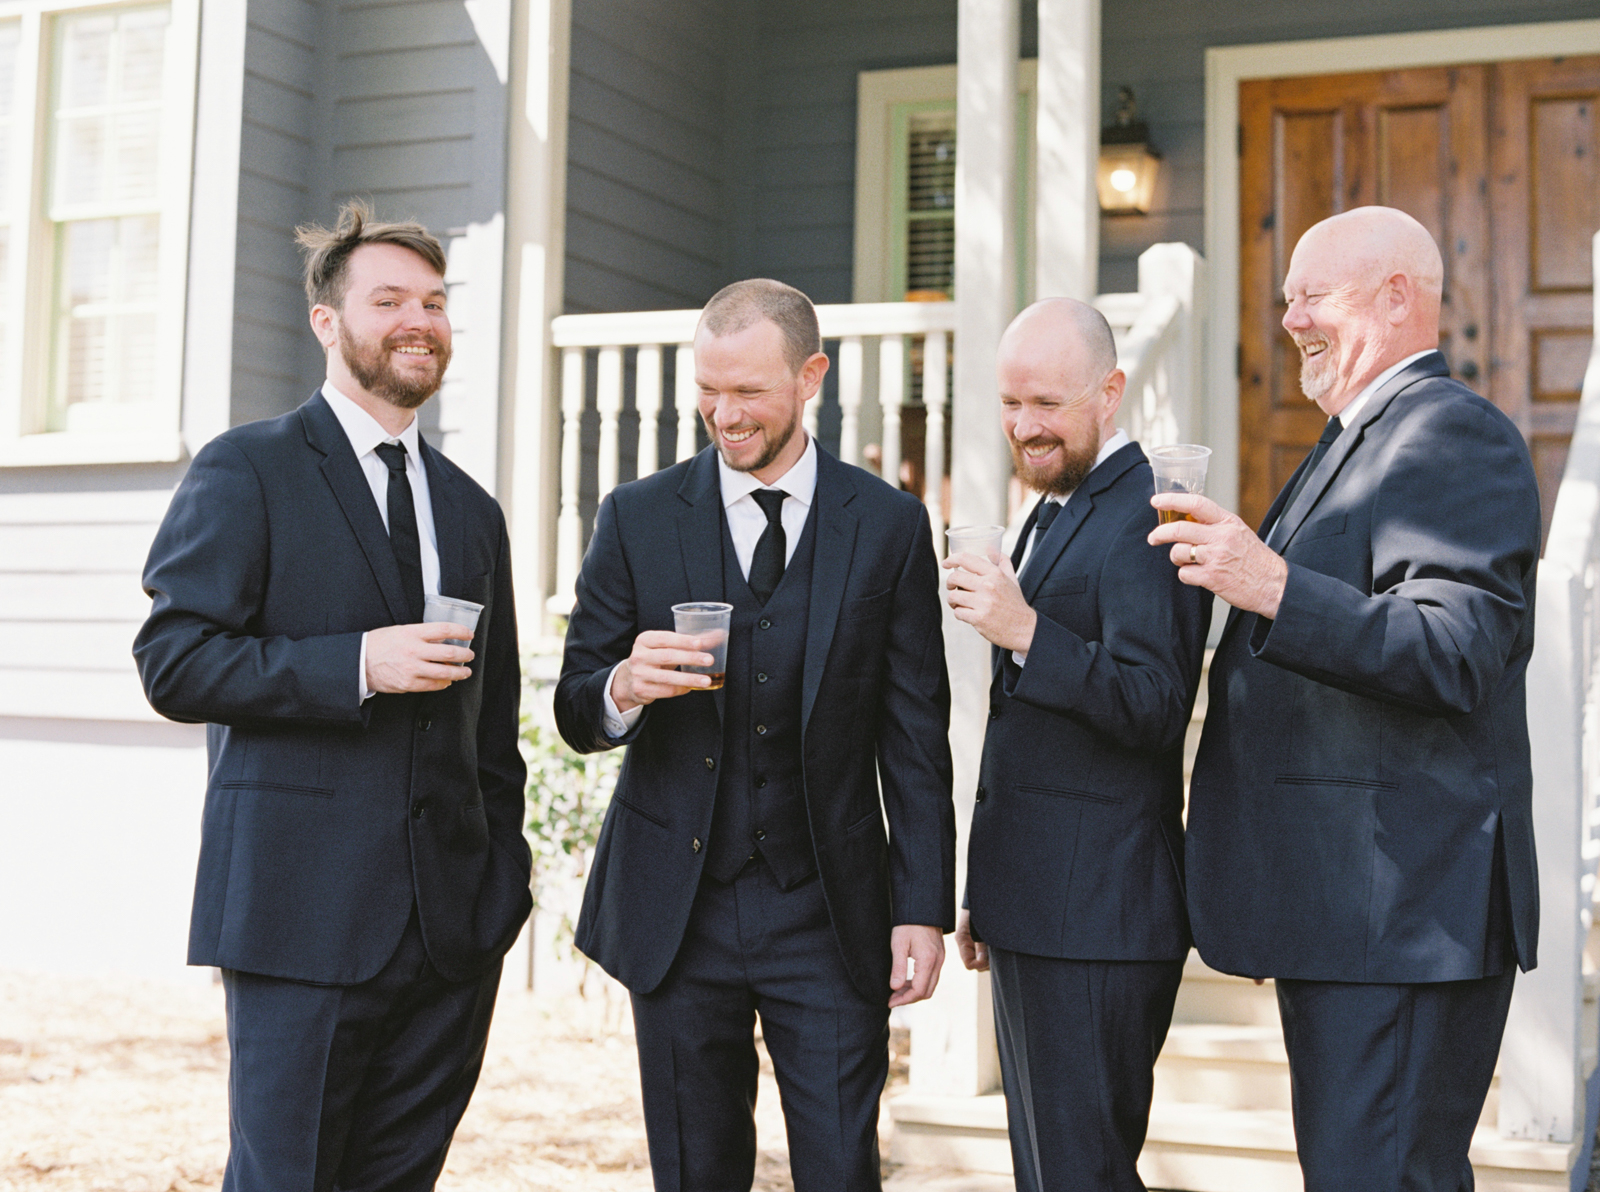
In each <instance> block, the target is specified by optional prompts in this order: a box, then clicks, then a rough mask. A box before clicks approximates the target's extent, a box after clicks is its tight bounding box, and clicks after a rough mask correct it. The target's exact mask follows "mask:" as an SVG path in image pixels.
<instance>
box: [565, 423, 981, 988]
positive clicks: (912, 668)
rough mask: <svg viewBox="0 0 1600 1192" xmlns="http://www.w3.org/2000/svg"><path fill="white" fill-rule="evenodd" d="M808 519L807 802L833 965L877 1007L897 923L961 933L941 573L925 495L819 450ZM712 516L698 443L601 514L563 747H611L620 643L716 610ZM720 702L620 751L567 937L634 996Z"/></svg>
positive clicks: (718, 570)
mask: <svg viewBox="0 0 1600 1192" xmlns="http://www.w3.org/2000/svg"><path fill="white" fill-rule="evenodd" d="M810 516H811V517H812V518H814V519H816V556H815V562H814V564H813V572H812V582H811V604H810V617H809V625H808V627H807V633H806V643H805V662H804V667H803V671H802V695H801V710H800V724H801V749H802V774H803V777H804V788H805V801H806V809H807V813H808V815H809V817H810V825H811V839H812V843H813V845H814V847H815V848H816V853H817V868H818V871H819V874H820V877H821V881H822V888H823V891H824V893H825V895H826V897H827V901H828V911H829V914H830V916H831V917H832V920H833V927H834V933H835V935H836V936H837V938H838V941H839V947H840V950H841V952H842V953H843V956H844V962H845V966H846V968H847V969H848V970H849V972H850V976H851V980H852V981H853V982H854V983H855V985H856V987H857V988H858V989H859V990H860V992H861V994H862V995H863V996H865V997H871V998H874V999H876V998H878V997H887V996H888V992H889V964H890V957H889V931H890V927H891V926H892V925H896V924H906V923H920V924H928V925H935V926H939V927H942V928H943V929H944V930H946V931H949V930H952V929H953V928H954V926H955V812H954V807H953V804H952V802H951V797H950V783H951V767H950V744H949V721H950V684H949V678H948V675H947V673H946V670H945V661H944V637H943V632H942V629H941V613H942V608H941V605H940V600H939V579H938V565H937V562H936V560H935V558H934V553H933V543H932V537H931V534H930V531H929V526H928V516H927V511H926V510H925V509H924V508H923V507H922V505H921V503H920V502H918V501H917V500H916V498H915V497H912V496H910V495H909V494H907V493H902V492H899V491H897V490H895V489H892V488H890V487H889V486H888V485H887V484H885V483H883V481H881V480H879V479H878V478H877V477H875V476H872V475H870V474H869V473H867V472H864V471H862V470H861V469H860V468H854V467H850V466H848V465H846V464H842V463H840V462H839V461H838V460H837V459H835V458H833V457H832V456H831V455H829V454H827V453H826V452H824V451H822V450H821V449H820V447H819V448H818V451H817V490H816V496H815V498H814V500H813V503H812V507H811V515H810ZM722 524H723V512H722V489H721V484H720V482H719V479H718V471H717V462H716V456H715V455H714V454H713V452H712V449H711V448H706V449H705V450H703V451H701V452H700V454H699V455H697V456H695V457H694V458H693V459H692V460H686V461H684V462H683V463H679V464H676V465H674V466H673V467H670V468H666V469H665V470H663V471H660V472H657V473H655V474H654V475H652V476H648V477H645V478H644V479H641V480H638V481H635V482H633V483H631V484H624V485H621V486H620V487H618V488H617V489H615V490H614V491H613V492H612V493H611V494H610V495H609V496H608V497H607V498H606V499H605V501H604V502H603V503H602V504H601V506H600V511H599V515H598V516H597V517H596V519H595V529H594V536H593V538H592V539H591V540H590V542H589V549H588V552H587V553H586V555H585V556H584V561H583V570H582V573H581V574H580V576H579V578H578V589H577V603H576V605H575V606H574V608H573V610H572V620H571V621H570V623H569V624H568V627H567V643H566V657H565V660H564V662H563V664H562V668H561V679H560V681H559V682H558V683H557V685H556V696H555V710H556V723H557V725H558V727H559V728H560V730H561V735H562V736H563V737H564V738H566V740H567V742H568V743H569V744H570V745H571V746H572V747H573V748H574V749H577V750H580V751H583V752H593V751H596V750H601V749H610V748H612V747H613V746H615V745H617V744H619V742H617V741H613V740H612V739H611V738H609V737H607V736H606V734H605V730H604V728H603V726H602V717H603V694H604V691H605V686H606V683H607V682H608V681H609V679H610V672H611V668H612V667H613V666H615V665H616V664H617V663H618V662H620V661H621V660H622V659H624V658H626V657H627V656H628V653H629V652H630V651H631V650H632V648H633V642H634V639H635V638H636V637H637V636H638V635H639V634H640V633H642V632H643V631H645V630H647V629H668V630H670V629H671V628H672V625H673V621H672V606H673V605H674V604H680V603H683V602H685V601H690V600H721V599H723V595H724V593H723V566H722ZM726 698H727V693H726V689H723V690H719V691H715V692H709V693H708V692H692V693H690V694H688V695H682V696H676V697H674V698H671V699H664V700H657V701H656V702H654V703H652V704H649V705H647V706H646V707H645V709H644V712H643V714H642V715H641V716H640V718H639V720H638V722H637V723H636V724H635V725H634V726H633V728H632V729H630V730H629V732H628V734H627V736H626V737H624V738H623V739H622V741H621V742H620V743H622V744H626V745H627V747H628V752H627V756H626V758H625V759H624V760H623V764H622V773H621V776H620V777H619V778H618V780H617V788H616V793H615V795H614V797H613V798H612V801H611V807H610V809H609V811H608V812H607V813H606V819H605V825H604V827H603V828H602V829H601V833H600V840H599V844H598V846H597V848H596V850H595V859H594V865H593V868H592V870H591V872H590V875H589V884H588V887H587V889H586V890H585V891H584V898H583V913H582V916H581V917H580V919H579V921H578V930H577V944H578V947H579V948H581V949H582V950H583V952H584V953H585V954H586V955H588V956H590V957H592V958H593V959H594V960H595V961H596V962H597V963H598V964H600V966H601V967H602V968H604V969H605V970H606V971H607V972H608V973H610V974H611V975H612V976H614V977H616V978H617V980H619V981H621V982H622V983H623V984H624V985H626V986H627V987H628V988H629V989H631V990H633V991H634V992H636V993H648V992H650V991H651V990H652V989H654V988H655V987H656V986H657V985H659V984H660V983H661V980H662V978H663V977H664V976H665V975H666V972H667V968H668V967H669V966H670V965H671V964H672V960H673V957H674V956H676V955H677V952H678V947H679V944H680V943H681V942H682V940H683V933H684V928H685V925H686V924H687V923H688V920H689V909H690V907H691V905H692V904H693V902H694V896H695V890H696V888H697V887H698V885H699V882H700V873H701V869H702V868H703V867H704V864H705V858H706V854H707V850H706V849H705V848H704V847H703V845H704V842H705V841H707V840H708V839H709V838H710V832H711V812H712V804H713V802H714V800H715V797H716V792H717V769H718V766H719V758H720V756H721V754H722V722H723V704H724V701H725V699H726ZM880 784H881V791H882V796H881V802H880V795H879V791H880ZM886 814H887V818H888V833H887V836H886V835H885V831H884V818H885V815H886Z"/></svg>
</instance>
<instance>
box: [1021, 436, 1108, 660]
mask: <svg viewBox="0 0 1600 1192" xmlns="http://www.w3.org/2000/svg"><path fill="white" fill-rule="evenodd" d="M1132 441H1133V440H1131V439H1129V438H1128V432H1127V431H1125V430H1122V429H1121V428H1120V427H1119V428H1118V430H1117V433H1116V434H1114V435H1112V436H1111V437H1110V438H1109V439H1107V440H1106V441H1105V442H1104V443H1103V444H1101V447H1100V451H1099V454H1097V455H1096V456H1095V457H1094V467H1092V468H1090V469H1089V471H1090V472H1093V471H1094V469H1095V468H1098V467H1099V466H1100V465H1101V464H1103V463H1105V462H1106V460H1108V459H1110V458H1111V457H1112V456H1113V455H1115V454H1116V453H1117V452H1119V451H1121V450H1122V449H1123V448H1124V447H1126V446H1127V445H1128V444H1129V443H1130V442H1132ZM1084 479H1085V480H1087V479H1088V477H1087V476H1085V477H1084ZM1077 491H1078V490H1077V489H1073V490H1072V492H1077ZM1071 498H1072V493H1071V492H1069V493H1063V494H1061V495H1060V496H1057V495H1056V494H1055V493H1051V494H1050V495H1049V496H1047V497H1041V498H1040V500H1041V501H1053V502H1054V503H1055V504H1057V505H1065V504H1066V503H1067V502H1068V501H1069V500H1071ZM1056 516H1057V517H1059V516H1061V515H1060V514H1057V515H1056ZM1038 541H1039V527H1038V526H1034V527H1033V529H1031V530H1029V531H1028V545H1027V546H1025V547H1023V548H1022V566H1020V567H1018V568H1017V574H1018V575H1021V574H1022V572H1023V569H1024V568H1026V567H1027V566H1028V559H1029V558H1031V557H1032V555H1033V548H1034V547H1035V546H1036V545H1038ZM1011 659H1012V661H1013V662H1015V663H1016V664H1017V665H1018V666H1026V665H1027V662H1028V656H1027V655H1026V654H1021V653H1018V652H1017V651H1016V650H1012V651H1011Z"/></svg>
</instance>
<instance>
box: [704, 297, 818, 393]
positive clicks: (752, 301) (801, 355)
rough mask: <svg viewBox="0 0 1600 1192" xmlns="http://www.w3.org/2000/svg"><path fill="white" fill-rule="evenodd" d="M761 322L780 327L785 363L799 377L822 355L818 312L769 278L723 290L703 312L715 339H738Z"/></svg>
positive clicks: (706, 324)
mask: <svg viewBox="0 0 1600 1192" xmlns="http://www.w3.org/2000/svg"><path fill="white" fill-rule="evenodd" d="M757 319H768V320H770V321H771V322H773V323H775V324H777V327H778V330H779V332H781V333H782V335H783V359H784V362H785V363H786V364H788V366H789V371H790V372H792V373H796V374H798V373H799V372H800V369H801V367H802V366H804V364H805V362H806V361H807V360H809V359H811V357H812V356H813V355H815V354H816V353H818V352H820V351H822V335H821V333H820V332H819V331H818V330H817V308H816V307H814V306H812V305H811V299H809V298H807V297H806V296H805V295H804V294H802V293H801V292H800V291H799V290H797V289H795V288H794V287H793V286H786V285H784V284H783V283H782V282H781V281H773V280H772V279H771V278H767V277H752V278H750V279H749V280H747V281H736V282H734V283H733V284H732V285H731V286H723V287H722V289H720V290H718V291H717V292H716V293H715V294H713V295H712V296H711V301H710V302H707V303H706V307H705V309H704V310H703V311H701V312H700V326H702V327H704V328H705V329H706V330H707V331H709V332H711V334H712V335H716V336H723V335H734V334H736V333H738V332H740V331H743V330H744V329H745V328H746V327H749V326H750V325H751V324H752V323H754V322H755V321H756V320H757Z"/></svg>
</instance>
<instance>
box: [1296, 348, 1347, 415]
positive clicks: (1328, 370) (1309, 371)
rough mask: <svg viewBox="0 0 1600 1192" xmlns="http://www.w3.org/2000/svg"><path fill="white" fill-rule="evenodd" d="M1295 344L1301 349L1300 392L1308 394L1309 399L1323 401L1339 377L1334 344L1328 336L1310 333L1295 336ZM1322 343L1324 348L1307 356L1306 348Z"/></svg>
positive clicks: (1307, 398)
mask: <svg viewBox="0 0 1600 1192" xmlns="http://www.w3.org/2000/svg"><path fill="white" fill-rule="evenodd" d="M1294 342H1295V346H1296V347H1297V348H1299V349H1300V392H1301V393H1304V394H1305V395H1306V400H1307V401H1321V400H1322V399H1323V398H1324V397H1326V396H1327V395H1328V392H1329V391H1330V390H1331V389H1332V388H1333V386H1334V382H1336V381H1337V380H1338V379H1339V376H1338V362H1337V361H1336V360H1334V358H1333V345H1332V344H1331V343H1329V342H1328V339H1327V337H1326V336H1323V335H1308V336H1305V337H1303V338H1302V337H1301V336H1298V335H1297V336H1295V340H1294ZM1318 344H1322V345H1324V346H1323V349H1322V351H1321V352H1319V353H1317V355H1315V356H1307V355H1306V348H1308V347H1316V346H1317V345H1318Z"/></svg>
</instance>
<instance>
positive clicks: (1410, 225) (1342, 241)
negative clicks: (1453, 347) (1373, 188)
mask: <svg viewBox="0 0 1600 1192" xmlns="http://www.w3.org/2000/svg"><path fill="white" fill-rule="evenodd" d="M1443 284H1444V261H1443V259H1442V258H1441V257H1440V255H1439V246H1438V245H1437V244H1435V243H1434V240H1433V237H1432V236H1431V235H1429V234H1428V230H1427V229H1426V228H1424V227H1423V226H1422V225H1421V224H1420V223H1418V222H1417V221H1416V220H1415V219H1413V218H1412V217H1411V216H1409V215H1407V214H1406V213H1405V212H1403V211H1397V210H1396V209H1394V208H1393V207H1357V208H1355V209H1354V210H1352V211H1345V212H1342V213H1341V214H1339V215H1335V216H1332V217H1330V218H1328V219H1325V220H1323V221H1322V222H1321V223H1319V224H1316V225H1314V226H1313V227H1312V228H1311V229H1310V230H1309V231H1307V232H1306V234H1305V235H1304V236H1302V237H1301V238H1300V242H1299V243H1298V244H1296V245H1295V248H1294V255H1293V256H1292V257H1291V258H1290V261H1289V273H1288V276H1287V277H1286V278H1285V279H1284V283H1283V296H1284V299H1285V301H1286V302H1287V303H1288V306H1289V309H1288V311H1287V313H1285V315H1284V317H1283V326H1284V328H1285V330H1287V331H1288V332H1289V334H1290V335H1292V336H1294V340H1295V344H1296V346H1297V347H1299V349H1300V354H1301V367H1300V385H1301V388H1302V389H1304V390H1305V394H1306V396H1307V397H1308V398H1310V399H1311V400H1312V401H1314V402H1316V403H1317V404H1318V405H1319V406H1321V407H1322V409H1323V411H1324V412H1325V413H1327V414H1330V415H1332V414H1337V413H1339V411H1341V410H1342V409H1344V407H1345V406H1347V405H1348V404H1349V403H1350V402H1351V401H1353V400H1354V399H1355V397H1356V396H1357V395H1358V394H1359V393H1360V392H1361V391H1362V390H1363V389H1364V388H1366V386H1367V385H1368V383H1370V382H1371V381H1372V380H1373V379H1374V378H1375V377H1377V376H1378V374H1380V373H1381V372H1383V371H1384V370H1385V369H1387V368H1388V367H1389V366H1390V365H1393V364H1397V363H1399V362H1400V361H1401V360H1404V359H1405V358H1406V357H1408V356H1411V355H1413V354H1415V353H1417V352H1421V351H1426V350H1428V349H1430V348H1436V347H1438V346H1439V306H1440V295H1441V292H1442V290H1443Z"/></svg>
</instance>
